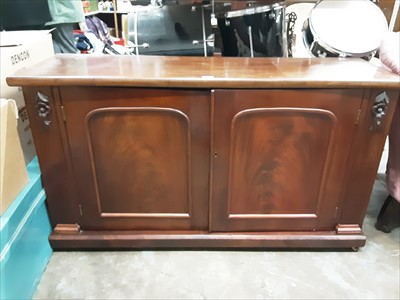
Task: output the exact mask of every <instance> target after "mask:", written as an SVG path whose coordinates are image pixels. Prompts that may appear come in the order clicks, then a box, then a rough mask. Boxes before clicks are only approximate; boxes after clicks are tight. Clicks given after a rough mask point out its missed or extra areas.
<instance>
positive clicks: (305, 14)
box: [286, 2, 315, 58]
mask: <svg viewBox="0 0 400 300" xmlns="http://www.w3.org/2000/svg"><path fill="white" fill-rule="evenodd" d="M314 6H315V3H311V2H301V3H294V4H291V5H288V6H287V7H286V18H287V21H288V28H287V34H288V41H287V43H288V56H289V57H303V58H310V57H313V55H312V54H311V53H310V51H309V49H308V47H306V45H305V44H304V39H303V25H304V22H306V21H307V20H308V18H309V17H310V13H311V10H312V9H313V8H314Z"/></svg>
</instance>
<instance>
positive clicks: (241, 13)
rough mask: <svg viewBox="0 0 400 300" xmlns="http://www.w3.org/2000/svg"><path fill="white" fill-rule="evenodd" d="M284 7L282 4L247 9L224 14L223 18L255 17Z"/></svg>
mask: <svg viewBox="0 0 400 300" xmlns="http://www.w3.org/2000/svg"><path fill="white" fill-rule="evenodd" d="M284 7H285V4H284V2H280V3H274V4H272V5H264V6H256V7H249V8H246V9H241V10H234V11H228V12H226V13H225V14H224V17H226V18H228V19H230V18H237V17H243V16H248V15H255V14H259V13H263V12H267V11H270V10H272V9H278V8H284Z"/></svg>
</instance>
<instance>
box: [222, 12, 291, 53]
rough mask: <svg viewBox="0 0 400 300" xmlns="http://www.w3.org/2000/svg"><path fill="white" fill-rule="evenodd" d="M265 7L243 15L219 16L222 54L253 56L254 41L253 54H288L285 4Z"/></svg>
mask: <svg viewBox="0 0 400 300" xmlns="http://www.w3.org/2000/svg"><path fill="white" fill-rule="evenodd" d="M264 10H265V11H263V12H257V13H250V14H244V15H242V16H240V15H239V16H229V15H226V14H225V15H223V16H218V29H219V31H220V36H221V42H222V45H221V53H222V56H240V57H250V56H252V55H251V50H250V49H251V45H250V43H252V49H253V56H261V57H286V56H287V37H286V22H285V7H284V6H278V7H269V8H267V9H265V8H264ZM249 27H251V38H250V36H249Z"/></svg>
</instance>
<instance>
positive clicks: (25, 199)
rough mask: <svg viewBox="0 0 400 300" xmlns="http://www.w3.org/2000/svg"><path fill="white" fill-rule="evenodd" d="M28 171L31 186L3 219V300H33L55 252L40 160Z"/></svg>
mask: <svg viewBox="0 0 400 300" xmlns="http://www.w3.org/2000/svg"><path fill="white" fill-rule="evenodd" d="M27 169H28V175H29V183H28V184H27V185H26V186H25V188H24V189H23V190H22V192H21V193H20V194H19V195H18V197H17V198H16V199H15V200H14V202H13V203H12V204H11V205H10V207H9V208H8V209H7V210H6V211H5V212H4V213H3V215H2V216H0V272H1V273H0V299H7V300H8V299H31V298H32V296H33V293H34V292H35V289H36V286H37V284H38V283H39V281H40V278H41V277H42V274H43V271H44V269H45V267H46V265H47V263H48V261H49V259H50V257H51V255H52V253H53V250H52V249H51V247H50V244H49V241H48V238H49V235H50V233H51V225H50V221H49V216H48V213H47V209H46V205H45V200H46V194H45V192H44V189H43V186H42V182H41V177H40V176H41V174H40V169H39V164H38V160H37V157H35V158H34V159H33V160H32V161H31V162H30V163H29V165H28V166H27Z"/></svg>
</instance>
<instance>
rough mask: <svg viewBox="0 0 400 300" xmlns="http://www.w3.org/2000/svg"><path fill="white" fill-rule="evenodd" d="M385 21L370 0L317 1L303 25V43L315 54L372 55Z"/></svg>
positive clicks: (381, 34)
mask: <svg viewBox="0 0 400 300" xmlns="http://www.w3.org/2000/svg"><path fill="white" fill-rule="evenodd" d="M386 31H387V22H386V19H385V17H384V15H383V13H382V11H381V10H380V9H379V7H378V6H376V4H374V3H373V2H371V1H369V0H348V1H346V2H343V1H338V0H320V1H319V2H318V3H317V4H316V5H315V6H314V8H313V9H312V10H311V13H310V16H309V18H308V19H307V21H306V22H305V24H304V33H303V39H304V44H305V45H306V46H307V47H308V48H309V51H310V53H311V54H312V55H314V56H316V57H360V58H364V59H367V60H369V59H370V58H371V57H372V56H374V55H375V53H376V51H377V49H378V47H379V42H380V39H381V36H383V34H384V33H385V32H386Z"/></svg>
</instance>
